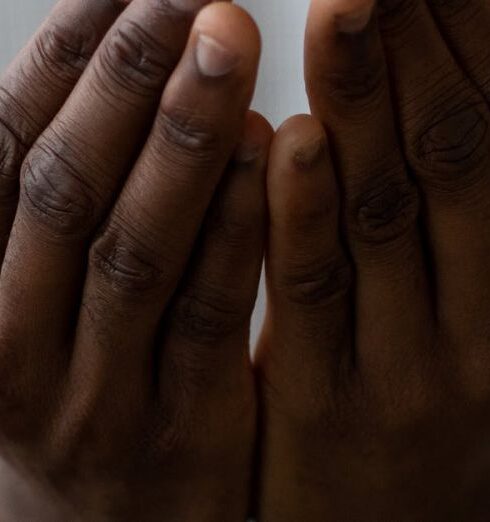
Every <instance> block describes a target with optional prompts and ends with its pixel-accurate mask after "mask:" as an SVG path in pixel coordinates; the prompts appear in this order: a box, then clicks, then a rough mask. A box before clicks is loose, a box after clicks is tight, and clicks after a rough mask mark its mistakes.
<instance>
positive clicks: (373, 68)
mask: <svg viewBox="0 0 490 522" xmlns="http://www.w3.org/2000/svg"><path fill="white" fill-rule="evenodd" d="M346 37H348V38H361V39H364V38H365V37H364V36H362V35H353V36H350V35H349V36H346ZM358 47H359V49H363V48H365V43H364V42H359V45H358ZM369 47H370V46H368V47H367V48H368V49H369ZM366 52H367V51H360V52H359V53H358V54H359V56H357V58H356V60H355V61H354V62H353V63H350V64H349V66H348V67H347V68H346V69H345V70H342V71H335V72H331V73H329V74H328V76H327V77H326V78H325V81H324V82H322V83H324V84H326V85H327V93H328V95H329V97H330V98H332V99H333V100H335V101H336V102H338V103H341V104H342V105H345V106H347V107H349V106H350V105H351V104H352V103H354V104H355V106H356V111H358V110H359V106H369V107H371V106H373V105H376V102H377V101H379V100H381V99H382V98H383V95H384V94H385V92H386V89H387V83H386V81H385V80H386V67H385V63H384V61H383V59H382V57H383V55H382V54H381V53H379V56H376V58H373V57H369V56H365V54H366Z"/></svg>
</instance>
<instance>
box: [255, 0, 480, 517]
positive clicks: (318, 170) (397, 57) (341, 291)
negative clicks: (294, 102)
mask: <svg viewBox="0 0 490 522" xmlns="http://www.w3.org/2000/svg"><path fill="white" fill-rule="evenodd" d="M365 6H367V7H368V8H369V1H365V0H356V1H355V2H354V1H352V2H350V3H348V2H342V1H340V0H339V1H337V0H335V1H334V0H332V1H330V2H327V1H325V0H313V4H312V8H311V14H310V19H309V24H308V30H307V38H306V63H307V65H306V80H307V85H308V92H309V96H310V101H311V105H312V110H313V113H314V115H315V116H316V117H317V118H318V120H319V121H320V122H321V123H317V122H316V121H315V120H312V119H311V118H310V117H306V116H300V117H296V118H294V119H292V120H290V121H288V122H287V123H286V124H285V125H284V126H283V127H282V128H281V129H280V130H279V132H278V135H277V137H276V138H275V140H274V142H273V145H272V152H271V161H270V170H269V180H268V192H269V205H270V216H271V223H270V231H269V237H270V243H269V247H268V253H267V273H268V275H267V280H268V289H269V300H270V305H269V310H268V317H267V323H266V326H265V330H264V334H263V337H262V341H261V345H260V348H259V353H258V356H257V364H258V367H259V369H260V375H261V379H260V382H261V390H262V403H263V404H262V406H263V425H264V437H263V450H262V468H261V489H260V509H259V519H260V521H261V522H293V521H294V522H297V521H305V522H325V521H328V520H332V521H335V522H359V521H362V522H381V521H383V522H385V521H390V522H392V521H393V522H404V521H406V522H415V521H416V522H439V521H440V522H443V521H444V522H449V521H454V522H461V521H465V522H466V521H468V522H469V521H478V522H487V521H488V520H489V518H490V335H489V332H490V328H489V313H490V275H489V271H488V260H489V258H490V235H489V220H490V176H489V174H490V133H489V132H488V130H489V128H490V108H489V103H490V46H489V44H488V38H489V29H490V4H489V3H488V2H486V1H484V0H468V1H459V0H453V1H447V2H442V1H436V0H429V1H428V2H423V1H419V0H384V1H383V2H382V5H381V6H379V7H378V8H377V9H376V11H375V12H374V13H373V14H372V16H371V17H370V19H369V20H368V17H364V18H363V16H356V17H354V18H352V17H351V18H349V17H348V14H349V13H348V12H347V11H348V10H349V9H351V10H352V11H355V10H357V9H360V11H362V9H363V7H365ZM363 21H365V22H366V23H363ZM325 130H326V131H327V135H328V138H327V135H326V133H325Z"/></svg>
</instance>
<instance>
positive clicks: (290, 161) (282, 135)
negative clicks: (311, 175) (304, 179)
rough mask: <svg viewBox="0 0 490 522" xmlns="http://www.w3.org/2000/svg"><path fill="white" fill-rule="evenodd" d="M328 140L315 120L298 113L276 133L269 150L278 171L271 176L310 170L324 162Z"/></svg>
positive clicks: (321, 126) (323, 130) (326, 155)
mask: <svg viewBox="0 0 490 522" xmlns="http://www.w3.org/2000/svg"><path fill="white" fill-rule="evenodd" d="M328 150H329V149H328V140H327V134H326V132H325V129H324V128H323V125H322V124H321V123H320V122H319V121H318V120H317V119H316V118H314V117H312V116H310V115H307V114H298V115H296V116H292V117H291V118H289V119H288V120H286V121H285V122H284V123H283V124H282V125H281V126H280V127H279V129H278V130H277V132H276V135H275V137H274V141H273V143H272V148H271V163H273V164H274V166H276V167H279V166H282V167H285V169H284V168H278V169H275V170H274V171H273V174H279V175H280V174H281V173H283V174H284V173H286V174H288V173H289V174H294V173H297V172H298V171H305V172H306V171H309V170H312V169H314V168H315V165H316V164H317V163H318V162H322V161H323V162H326V160H327V157H328Z"/></svg>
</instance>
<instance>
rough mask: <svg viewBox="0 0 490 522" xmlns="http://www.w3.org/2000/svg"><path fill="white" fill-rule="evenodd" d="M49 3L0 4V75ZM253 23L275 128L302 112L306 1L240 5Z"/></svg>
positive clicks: (260, 97) (265, 104)
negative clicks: (257, 29) (258, 32)
mask: <svg viewBox="0 0 490 522" xmlns="http://www.w3.org/2000/svg"><path fill="white" fill-rule="evenodd" d="M54 3H55V1H54V0H0V69H2V70H3V69H4V67H6V66H7V64H8V62H9V61H10V60H11V59H12V57H13V56H14V54H15V53H16V52H17V51H18V49H19V48H20V47H21V46H22V45H23V44H24V43H25V41H26V40H27V39H28V38H29V36H30V35H31V34H32V33H33V32H34V31H35V29H36V27H37V26H38V25H39V23H40V22H41V20H42V19H43V18H44V17H45V16H46V14H47V13H48V12H49V9H50V7H51V6H52V5H53V4H54ZM237 3H239V4H240V5H242V6H243V7H245V8H246V9H248V10H249V11H250V12H251V13H252V15H253V16H254V17H255V19H256V20H257V22H258V24H259V26H260V28H261V32H262V38H263V55H262V63H261V70H260V75H259V80H258V85H257V92H256V96H255V100H254V108H255V109H256V110H259V111H260V112H262V113H263V114H264V115H265V116H267V117H268V118H269V120H270V121H271V123H272V124H273V125H274V126H277V125H279V124H280V123H281V122H282V121H283V120H284V119H286V118H287V117H288V116H290V115H292V114H296V113H298V112H307V111H308V105H307V102H306V97H305V92H304V82H303V34H304V24H305V20H306V12H307V8H308V0H240V1H238V2H237ZM263 308H264V296H263V289H261V292H260V296H259V300H258V306H257V312H256V314H255V318H254V322H253V328H252V332H253V338H255V337H256V334H257V331H258V329H259V325H260V322H261V317H262V312H263Z"/></svg>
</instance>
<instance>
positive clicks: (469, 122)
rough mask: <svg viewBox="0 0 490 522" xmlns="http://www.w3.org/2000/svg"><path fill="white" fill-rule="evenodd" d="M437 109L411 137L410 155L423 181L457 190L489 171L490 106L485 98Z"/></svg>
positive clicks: (451, 190) (473, 182) (448, 189)
mask: <svg viewBox="0 0 490 522" xmlns="http://www.w3.org/2000/svg"><path fill="white" fill-rule="evenodd" d="M462 99H463V98H462V97H460V96H458V98H457V99H455V100H454V101H452V102H451V104H450V105H449V106H447V105H446V106H444V107H441V108H436V110H434V111H433V115H432V117H430V118H429V119H428V120H426V121H425V122H424V123H423V124H422V126H421V127H420V130H418V132H416V133H415V134H414V136H413V138H412V140H411V144H410V151H409V157H411V158H410V159H411V160H412V161H413V167H415V169H416V171H417V173H419V174H420V175H421V176H422V181H423V182H424V183H426V184H427V185H429V186H430V187H431V188H433V189H435V190H440V191H442V192H453V191H459V190H461V189H465V188H467V187H469V186H471V185H473V184H475V183H477V182H478V181H479V180H480V179H481V178H482V177H483V176H485V177H486V175H487V171H488V150H489V147H490V135H489V132H488V130H489V119H488V116H487V107H486V104H485V103H484V102H483V101H482V100H479V99H478V100H473V102H472V101H471V100H469V99H468V98H467V100H468V101H464V102H461V100H462Z"/></svg>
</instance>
